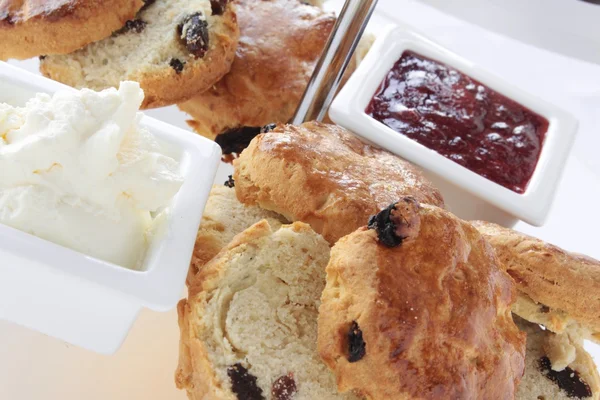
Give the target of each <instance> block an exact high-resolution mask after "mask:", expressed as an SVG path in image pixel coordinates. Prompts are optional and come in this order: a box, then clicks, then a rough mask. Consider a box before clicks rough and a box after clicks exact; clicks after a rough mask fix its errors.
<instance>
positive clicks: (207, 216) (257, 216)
mask: <svg viewBox="0 0 600 400" xmlns="http://www.w3.org/2000/svg"><path fill="white" fill-rule="evenodd" d="M226 183H227V185H228V186H225V185H215V186H213V188H212V190H211V191H210V195H209V196H208V201H207V202H206V207H205V208H204V213H203V214H202V222H201V223H200V229H199V230H198V235H197V236H196V245H195V246H194V253H193V255H192V262H191V265H190V272H189V274H188V284H189V283H190V282H191V281H192V280H193V277H194V276H195V275H196V273H198V271H199V270H200V268H202V266H203V265H204V264H206V263H207V262H208V261H210V260H211V259H212V258H213V257H214V256H216V255H217V254H218V253H219V252H220V251H221V249H223V247H225V246H227V245H228V244H229V242H231V241H232V240H233V238H234V237H235V236H236V235H237V234H239V233H242V232H243V231H245V230H246V229H248V228H250V227H251V226H252V225H254V224H255V223H257V222H259V221H261V220H263V219H264V220H266V221H267V222H268V223H269V225H270V226H271V228H272V229H274V230H277V229H279V227H280V226H281V225H282V224H283V223H287V221H286V220H285V219H284V218H283V217H282V216H281V215H279V214H276V213H274V212H272V211H267V210H263V209H262V208H260V207H258V206H253V205H244V204H242V203H240V202H239V201H238V199H237V197H236V196H235V189H234V188H233V185H234V183H233V180H230V181H229V182H226Z"/></svg>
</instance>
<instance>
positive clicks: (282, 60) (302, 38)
mask: <svg viewBox="0 0 600 400" xmlns="http://www.w3.org/2000/svg"><path fill="white" fill-rule="evenodd" d="M236 5H237V15H238V23H239V27H240V40H239V47H238V49H237V52H236V55H235V60H234V61H233V64H232V66H231V71H230V72H229V73H228V74H227V75H225V76H224V77H223V79H221V80H220V81H219V82H218V83H217V84H215V85H214V86H212V87H211V88H210V89H208V90H207V91H205V92H204V93H202V94H199V95H197V96H195V97H193V98H192V99H190V100H189V101H187V102H185V103H181V104H179V107H180V108H181V109H182V110H183V111H185V112H187V113H189V114H190V115H191V116H192V118H193V120H192V121H190V125H191V126H192V127H193V128H194V129H195V130H196V131H197V132H198V133H200V134H202V135H204V136H206V137H208V138H210V139H215V138H216V137H217V135H219V134H222V135H224V136H227V135H228V134H231V135H235V132H234V131H239V130H241V129H246V130H248V128H250V127H254V128H255V134H254V135H256V134H257V133H258V131H259V130H260V127H262V126H263V125H267V124H269V123H286V122H288V121H289V120H290V119H291V117H292V116H293V114H294V111H295V110H296V107H297V105H298V102H299V101H300V98H301V97H302V94H303V93H304V90H305V88H306V84H307V83H308V80H309V79H310V77H311V75H312V71H313V69H314V67H315V64H316V63H317V61H318V60H319V57H320V56H321V53H322V51H323V48H324V46H325V43H326V42H327V39H328V38H329V34H330V33H331V30H332V28H333V26H334V24H335V21H336V19H335V15H334V14H333V13H328V12H325V11H323V10H321V9H320V8H318V7H314V6H311V5H308V4H304V3H303V2H301V1H300V0H261V1H256V0H238V1H237V2H236ZM227 131H230V132H227ZM231 135H230V136H231ZM221 139H228V138H225V137H221ZM229 139H230V138H229Z"/></svg>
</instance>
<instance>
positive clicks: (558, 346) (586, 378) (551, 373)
mask: <svg viewBox="0 0 600 400" xmlns="http://www.w3.org/2000/svg"><path fill="white" fill-rule="evenodd" d="M515 323H516V324H517V326H518V327H519V329H521V330H522V331H523V332H525V333H527V351H526V357H525V374H524V375H523V379H522V380H521V383H520V385H519V389H518V391H517V397H516V400H573V399H594V400H597V399H598V398H599V397H600V377H599V376H598V369H597V367H596V365H595V364H594V361H593V359H592V357H591V356H590V355H589V354H588V353H587V352H586V351H585V350H584V349H583V346H582V344H581V342H579V341H577V340H573V339H571V338H570V337H569V336H568V335H560V334H554V333H551V332H549V331H547V330H543V329H542V328H540V326H539V325H537V324H532V323H529V322H527V321H525V320H523V319H521V318H519V317H517V316H515ZM558 364H560V366H559V367H558V368H557V366H558Z"/></svg>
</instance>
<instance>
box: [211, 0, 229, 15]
mask: <svg viewBox="0 0 600 400" xmlns="http://www.w3.org/2000/svg"><path fill="white" fill-rule="evenodd" d="M227 3H229V0H210V6H211V7H212V14H213V15H223V13H224V12H225V8H226V7H227Z"/></svg>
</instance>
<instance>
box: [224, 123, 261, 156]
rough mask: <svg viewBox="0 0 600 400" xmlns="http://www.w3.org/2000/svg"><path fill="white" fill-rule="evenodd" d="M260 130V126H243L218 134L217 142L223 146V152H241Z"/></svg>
mask: <svg viewBox="0 0 600 400" xmlns="http://www.w3.org/2000/svg"><path fill="white" fill-rule="evenodd" d="M260 132H261V128H258V127H254V126H241V127H239V128H234V129H229V130H226V131H224V132H222V133H220V134H218V135H217V137H216V138H215V142H217V144H218V145H219V146H221V149H222V150H223V154H233V153H236V154H240V153H241V152H242V151H243V150H244V149H245V148H246V147H248V145H249V144H250V142H251V141H252V139H254V138H255V137H256V136H257V135H258V134H260Z"/></svg>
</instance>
